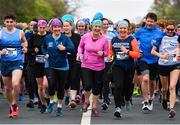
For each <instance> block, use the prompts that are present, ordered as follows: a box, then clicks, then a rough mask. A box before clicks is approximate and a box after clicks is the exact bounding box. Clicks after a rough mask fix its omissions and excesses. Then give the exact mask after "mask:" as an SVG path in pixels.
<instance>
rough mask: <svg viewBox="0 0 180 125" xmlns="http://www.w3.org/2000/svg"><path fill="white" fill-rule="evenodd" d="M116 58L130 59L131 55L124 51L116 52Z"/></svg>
mask: <svg viewBox="0 0 180 125" xmlns="http://www.w3.org/2000/svg"><path fill="white" fill-rule="evenodd" d="M116 58H117V60H125V59H128V58H129V56H128V55H127V54H126V53H124V52H116Z"/></svg>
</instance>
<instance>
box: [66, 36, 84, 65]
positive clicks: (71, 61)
mask: <svg viewBox="0 0 180 125" xmlns="http://www.w3.org/2000/svg"><path fill="white" fill-rule="evenodd" d="M70 39H71V41H72V43H73V45H74V48H75V52H74V53H71V54H68V60H69V65H73V64H74V63H76V62H77V61H76V55H77V49H78V46H79V43H80V40H81V36H80V35H79V34H77V33H72V36H71V37H70Z"/></svg>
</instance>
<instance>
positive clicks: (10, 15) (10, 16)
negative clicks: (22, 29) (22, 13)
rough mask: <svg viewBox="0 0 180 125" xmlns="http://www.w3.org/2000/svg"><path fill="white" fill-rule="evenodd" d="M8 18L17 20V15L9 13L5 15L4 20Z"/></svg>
mask: <svg viewBox="0 0 180 125" xmlns="http://www.w3.org/2000/svg"><path fill="white" fill-rule="evenodd" d="M6 19H12V20H16V17H15V16H14V15H12V14H8V15H6V16H4V20H6Z"/></svg>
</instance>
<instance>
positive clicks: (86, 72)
mask: <svg viewBox="0 0 180 125" xmlns="http://www.w3.org/2000/svg"><path fill="white" fill-rule="evenodd" d="M103 72H104V71H103V70H101V71H94V70H91V69H88V68H82V78H83V82H84V88H85V91H91V89H92V93H93V95H96V96H97V95H99V94H100V91H101V88H102V84H103Z"/></svg>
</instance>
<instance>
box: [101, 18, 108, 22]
mask: <svg viewBox="0 0 180 125" xmlns="http://www.w3.org/2000/svg"><path fill="white" fill-rule="evenodd" d="M104 20H107V21H108V22H109V20H108V19H107V18H102V19H101V21H104Z"/></svg>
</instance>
